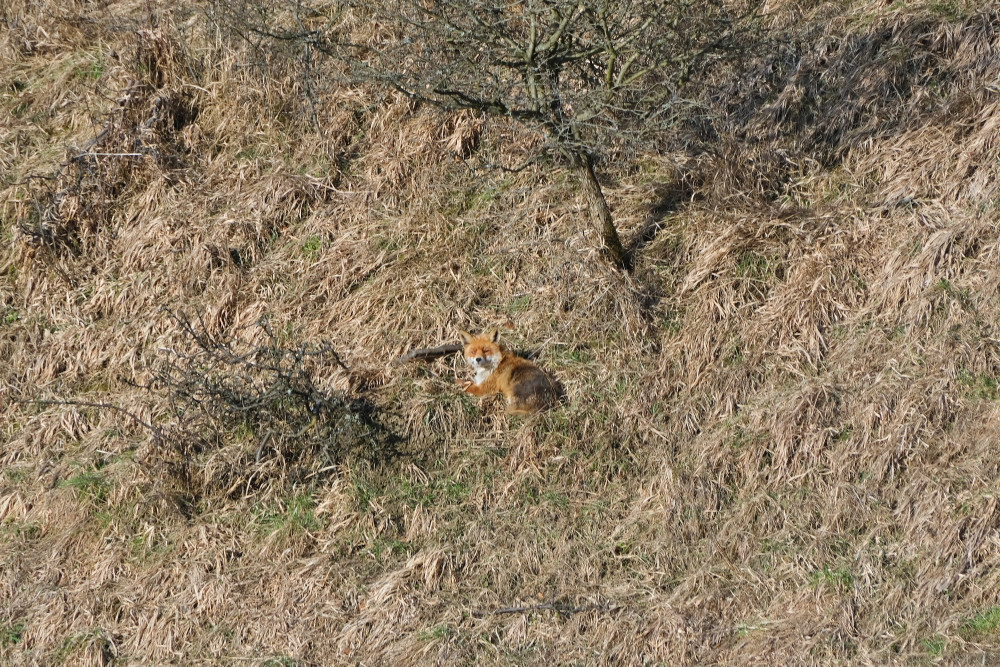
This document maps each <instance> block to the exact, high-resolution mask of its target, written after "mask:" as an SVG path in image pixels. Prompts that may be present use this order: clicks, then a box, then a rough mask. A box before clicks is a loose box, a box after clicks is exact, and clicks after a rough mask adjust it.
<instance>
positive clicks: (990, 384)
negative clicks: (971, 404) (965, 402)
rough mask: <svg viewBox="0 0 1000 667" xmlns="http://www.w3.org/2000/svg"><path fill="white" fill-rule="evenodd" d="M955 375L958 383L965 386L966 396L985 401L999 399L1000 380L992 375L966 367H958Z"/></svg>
mask: <svg viewBox="0 0 1000 667" xmlns="http://www.w3.org/2000/svg"><path fill="white" fill-rule="evenodd" d="M956 377H957V379H958V382H959V384H961V385H962V386H963V387H964V388H965V395H966V396H967V397H969V398H975V399H980V400H987V401H995V400H998V399H1000V382H998V381H997V378H995V377H993V376H992V375H987V374H986V373H973V372H971V371H969V370H968V369H966V368H959V369H958V374H957V376H956Z"/></svg>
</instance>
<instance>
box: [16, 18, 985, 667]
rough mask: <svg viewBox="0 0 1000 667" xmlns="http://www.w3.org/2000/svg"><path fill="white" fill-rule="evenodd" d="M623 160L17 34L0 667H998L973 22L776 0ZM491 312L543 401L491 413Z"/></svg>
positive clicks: (189, 29) (236, 70)
mask: <svg viewBox="0 0 1000 667" xmlns="http://www.w3.org/2000/svg"><path fill="white" fill-rule="evenodd" d="M765 9H766V12H765V19H764V24H763V27H762V29H763V31H764V36H763V37H762V41H761V43H760V44H761V46H760V48H759V49H757V50H756V51H754V52H752V53H748V54H746V57H745V58H740V59H738V62H737V61H735V60H734V61H733V62H727V61H725V60H721V59H720V60H719V62H717V63H715V64H713V65H712V67H710V68H709V69H708V70H707V71H706V74H705V76H704V77H703V78H701V79H699V80H697V81H693V82H692V83H691V87H690V97H691V100H692V101H693V103H692V104H690V105H689V106H688V107H685V108H688V109H689V111H688V112H686V115H684V116H683V117H682V118H681V119H680V122H678V124H677V125H676V126H675V127H673V128H671V129H670V130H669V131H667V132H664V133H663V135H662V136H660V137H659V138H658V140H657V141H656V142H654V143H651V144H650V145H649V146H648V147H647V149H646V151H645V152H644V153H642V154H639V155H632V154H629V153H627V152H624V151H622V152H616V151H615V150H613V147H612V149H611V150H609V152H608V154H607V155H606V156H605V158H604V160H603V161H602V162H601V163H600V165H599V167H600V171H601V180H602V184H603V186H604V190H605V194H606V196H607V198H608V200H609V203H610V204H611V207H612V209H613V211H614V215H615V218H616V221H617V223H618V224H619V226H620V230H621V232H622V235H623V238H624V240H625V242H626V245H629V246H630V247H631V248H633V249H634V250H635V253H634V257H635V267H634V270H633V271H632V272H630V273H623V272H621V271H619V270H617V269H615V268H614V267H612V266H611V265H610V264H609V263H608V262H606V261H604V260H603V259H602V257H601V254H600V252H599V242H598V238H599V237H598V235H597V234H596V232H595V231H594V229H593V226H592V225H591V224H590V223H589V222H588V221H587V210H586V205H585V202H584V200H583V199H584V198H583V195H582V193H581V192H580V190H579V187H578V185H577V182H576V181H575V179H574V178H573V177H572V175H571V174H570V173H569V171H568V170H567V169H565V168H564V167H562V166H560V164H559V163H558V162H557V161H549V162H544V161H543V162H537V163H534V164H533V165H532V166H530V167H528V168H526V169H522V170H518V171H515V170H503V169H499V168H486V167H485V165H507V166H508V167H514V166H516V165H520V164H523V163H524V162H525V159H526V158H527V157H529V156H530V155H532V154H533V150H534V148H535V147H536V146H537V144H538V142H539V137H537V136H534V135H533V134H531V133H530V132H525V131H524V130H523V129H522V128H520V127H519V126H517V125H516V124H514V123H512V122H507V121H501V120H496V119H487V118H481V117H478V116H476V115H474V114H471V113H460V114H445V113H443V112H442V111H439V110H436V109H432V108H429V107H427V106H425V105H420V104H416V103H414V102H412V101H410V100H408V99H406V98H404V97H402V96H399V95H393V94H387V93H385V92H384V91H379V90H376V89H374V88H372V87H370V86H356V87H351V86H343V85H338V84H337V83H336V82H335V80H334V77H333V76H330V75H329V74H330V72H329V71H325V70H324V68H325V67H333V65H331V64H330V63H328V62H324V61H322V60H321V59H319V58H316V59H314V60H310V61H309V62H308V66H306V65H305V64H304V62H305V61H304V60H303V58H302V53H301V52H297V51H295V50H294V47H289V52H288V53H284V54H279V53H271V52H267V51H266V50H263V51H262V50H258V49H255V48H254V47H253V46H252V45H250V44H247V43H245V42H242V41H240V40H237V39H235V38H233V37H232V36H231V35H228V34H226V33H224V32H223V31H221V30H220V29H219V28H218V26H217V25H216V24H215V23H213V21H212V20H211V17H212V11H211V4H210V3H208V4H202V3H201V2H199V0H183V1H182V2H176V3H153V2H136V1H134V0H122V1H118V0H105V1H104V2H89V1H83V0H79V1H75V2H67V3H60V2H55V1H54V0H45V1H29V0H13V1H12V2H7V3H4V5H3V7H2V8H0V563H2V567H0V662H2V663H4V664H10V665H34V664H44V665H50V664H52V665H63V664H64V665H94V664H99V665H114V666H117V665H140V664H142V665H146V664H176V665H199V664H206V665H207V664H211V665H331V664H363V665H406V664H421V665H423V664H446V665H472V664H484V665H520V664H531V665H549V664H573V665H590V664H602V665H623V664H627V665H631V664H663V665H676V664H740V665H745V664H769V665H770V664H804V663H818V664H930V663H938V662H940V663H943V664H991V663H993V662H995V661H997V660H998V659H1000V582H998V579H1000V533H998V527H1000V508H998V506H997V494H998V475H1000V447H997V443H998V442H1000V293H998V287H1000V185H998V176H1000V37H998V35H1000V5H998V4H997V3H995V2H989V3H985V4H983V3H965V2H959V1H955V2H936V1H935V2H923V1H916V2H905V3H904V2H893V3H886V2H874V1H871V2H863V1H857V2H783V1H782V0H777V1H775V2H768V3H767V4H766V8H765ZM493 327H497V328H499V329H500V331H501V335H502V336H503V338H504V339H505V340H506V341H507V343H508V344H509V345H510V346H511V347H512V348H515V349H518V350H522V351H524V352H526V353H530V354H532V355H533V356H534V358H535V360H536V362H537V363H538V364H539V365H540V366H542V367H543V368H545V369H546V370H547V371H549V372H551V373H552V374H553V375H554V376H555V377H556V378H557V379H558V380H559V382H560V383H561V385H562V386H563V388H564V389H565V399H566V400H565V402H564V403H563V404H562V405H560V406H559V407H557V408H556V409H554V410H552V411H550V412H547V413H545V414H541V415H536V416H532V417H528V418H516V417H507V416H505V415H504V414H503V409H502V405H501V404H500V402H499V401H489V400H487V401H479V400H477V399H474V398H472V397H470V396H466V395H463V394H462V392H461V391H460V390H459V388H458V386H457V384H456V377H458V378H460V379H467V378H469V377H470V373H469V372H468V370H467V369H466V368H465V367H464V362H462V360H461V359H459V358H457V357H456V356H449V357H445V358H443V359H438V360H434V361H425V362H411V363H408V364H404V365H393V364H392V363H391V362H392V361H393V360H394V359H395V358H396V357H397V356H399V355H401V354H403V353H405V352H407V351H408V350H411V349H413V348H420V347H433V346H436V345H440V344H443V343H450V342H456V341H457V331H458V330H460V329H465V330H470V331H479V330H485V329H488V328H493Z"/></svg>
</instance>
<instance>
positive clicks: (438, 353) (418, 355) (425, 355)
mask: <svg viewBox="0 0 1000 667" xmlns="http://www.w3.org/2000/svg"><path fill="white" fill-rule="evenodd" d="M461 350H462V346H461V345H460V344H458V343H451V344H449V345H439V346H437V347H422V348H419V349H417V350H410V351H409V352H407V353H406V354H404V355H403V356H401V357H399V358H398V359H396V360H395V361H393V362H392V363H393V364H394V365H396V364H403V363H406V362H407V361H413V360H414V359H437V358H438V357H443V356H445V355H448V354H454V353H455V352H460V351H461Z"/></svg>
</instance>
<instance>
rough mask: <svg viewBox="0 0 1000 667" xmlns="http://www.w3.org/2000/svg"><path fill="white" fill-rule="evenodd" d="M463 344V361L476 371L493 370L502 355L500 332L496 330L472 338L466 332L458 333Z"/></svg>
mask: <svg viewBox="0 0 1000 667" xmlns="http://www.w3.org/2000/svg"><path fill="white" fill-rule="evenodd" d="M458 335H459V336H461V337H462V341H463V342H464V343H465V360H466V361H467V362H469V365H470V366H472V367H473V368H475V369H476V370H493V369H494V368H496V367H497V364H499V363H500V357H502V356H503V353H502V351H501V349H500V343H499V340H500V332H499V331H497V330H495V329H494V330H493V331H490V332H488V333H484V334H480V335H478V336H473V335H472V334H470V333H469V332H467V331H459V332H458Z"/></svg>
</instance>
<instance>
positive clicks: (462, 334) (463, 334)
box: [458, 331, 472, 345]
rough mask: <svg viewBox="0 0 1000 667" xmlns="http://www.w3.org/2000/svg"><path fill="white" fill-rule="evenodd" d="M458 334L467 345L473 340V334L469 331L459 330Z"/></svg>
mask: <svg viewBox="0 0 1000 667" xmlns="http://www.w3.org/2000/svg"><path fill="white" fill-rule="evenodd" d="M458 336H459V338H461V339H462V342H463V343H465V344H466V345H468V344H469V343H471V342H472V334H470V333H469V332H468V331H459V332H458Z"/></svg>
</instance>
